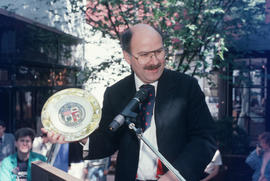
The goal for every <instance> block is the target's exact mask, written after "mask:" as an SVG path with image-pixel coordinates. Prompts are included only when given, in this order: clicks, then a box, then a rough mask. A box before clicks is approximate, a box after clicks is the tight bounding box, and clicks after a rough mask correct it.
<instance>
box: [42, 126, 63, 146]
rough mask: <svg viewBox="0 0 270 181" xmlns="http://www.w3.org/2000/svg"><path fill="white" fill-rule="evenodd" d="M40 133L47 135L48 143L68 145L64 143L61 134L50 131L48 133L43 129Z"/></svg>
mask: <svg viewBox="0 0 270 181" xmlns="http://www.w3.org/2000/svg"><path fill="white" fill-rule="evenodd" d="M41 131H42V133H45V134H47V137H48V139H49V142H51V143H60V144H63V143H68V142H67V141H65V137H64V136H63V135H61V134H56V133H54V132H52V131H48V130H46V129H45V128H41Z"/></svg>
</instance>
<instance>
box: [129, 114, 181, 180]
mask: <svg viewBox="0 0 270 181" xmlns="http://www.w3.org/2000/svg"><path fill="white" fill-rule="evenodd" d="M132 117H133V116H132ZM135 118H136V116H135ZM135 118H133V119H135ZM125 121H126V123H127V124H128V127H129V129H131V130H133V131H134V132H135V133H136V135H137V137H138V138H139V140H142V141H143V142H144V143H145V144H146V145H147V146H148V147H149V148H150V149H151V150H152V151H153V152H154V153H155V154H156V156H157V157H158V158H159V159H160V161H161V162H162V163H163V164H164V165H165V166H166V167H167V168H168V169H169V170H170V171H171V172H172V173H173V174H174V175H175V176H176V177H177V178H178V180H180V181H186V179H185V178H184V177H183V176H182V175H181V174H180V173H179V172H178V170H176V169H175V168H174V167H173V166H172V165H171V164H170V162H168V161H167V160H166V158H165V157H164V156H163V155H162V154H161V153H160V152H159V151H158V150H157V149H156V148H154V147H153V146H152V144H151V143H150V142H149V141H148V140H147V139H146V138H145V137H144V136H143V134H142V129H138V128H136V127H135V124H134V123H133V122H131V121H130V117H126V119H125Z"/></svg>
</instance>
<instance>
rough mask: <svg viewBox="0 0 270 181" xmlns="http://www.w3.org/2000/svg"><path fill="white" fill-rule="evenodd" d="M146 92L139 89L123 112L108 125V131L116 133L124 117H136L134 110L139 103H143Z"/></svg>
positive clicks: (143, 89)
mask: <svg viewBox="0 0 270 181" xmlns="http://www.w3.org/2000/svg"><path fill="white" fill-rule="evenodd" d="M148 91H149V90H147V89H145V88H140V90H138V91H137V92H136V94H135V96H134V97H133V98H132V99H131V100H130V101H129V103H128V104H127V106H126V107H125V108H124V109H123V111H122V112H121V113H120V114H118V115H117V116H116V117H115V118H114V119H113V121H112V122H111V124H110V125H109V129H110V130H111V131H113V132H114V131H116V130H117V129H118V128H119V127H120V126H122V125H123V124H124V122H125V117H133V118H135V117H136V116H137V114H136V113H134V110H135V109H136V108H137V107H138V106H139V103H140V102H143V101H144V100H145V99H146V98H147V96H148Z"/></svg>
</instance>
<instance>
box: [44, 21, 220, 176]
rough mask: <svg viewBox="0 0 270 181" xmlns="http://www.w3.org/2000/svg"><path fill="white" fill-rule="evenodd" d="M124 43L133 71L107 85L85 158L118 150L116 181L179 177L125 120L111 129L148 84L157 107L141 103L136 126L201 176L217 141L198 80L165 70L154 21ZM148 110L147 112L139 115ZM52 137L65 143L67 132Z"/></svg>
mask: <svg viewBox="0 0 270 181" xmlns="http://www.w3.org/2000/svg"><path fill="white" fill-rule="evenodd" d="M121 45H122V49H123V54H124V58H125V60H126V61H127V63H129V64H130V66H131V68H132V70H133V72H132V73H131V75H129V76H127V77H125V78H124V79H122V80H120V81H119V82H117V83H116V84H114V85H113V86H111V87H108V88H107V89H106V91H105V93H104V101H103V108H102V118H101V121H100V125H99V128H98V129H97V130H95V131H94V133H92V134H91V135H90V136H89V139H88V140H87V143H86V144H85V146H84V149H87V150H88V155H87V156H86V157H85V159H96V158H103V157H106V156H110V155H112V154H113V153H115V152H116V151H118V157H117V164H116V174H115V180H117V181H134V180H138V181H139V180H159V181H166V180H168V181H173V180H177V177H176V176H175V175H174V174H173V173H172V172H171V171H170V170H168V169H167V168H166V167H165V166H164V165H163V164H162V163H161V162H160V160H159V159H158V157H157V156H156V155H155V154H154V153H152V151H151V150H150V149H149V148H148V147H147V146H146V145H145V144H144V143H142V141H139V140H138V139H137V137H136V134H135V133H133V132H132V131H131V130H129V128H128V126H127V125H126V124H124V125H123V126H121V127H120V128H119V129H118V130H117V131H116V132H112V131H110V130H109V129H108V127H109V124H110V123H111V122H112V120H113V119H114V117H115V116H116V115H118V114H119V113H120V112H121V111H122V110H123V108H124V107H125V106H126V105H127V104H128V102H129V101H130V100H131V99H132V98H133V96H134V94H135V92H136V91H138V90H139V88H140V87H141V86H142V85H147V87H150V88H149V89H151V90H152V92H151V95H149V96H150V97H152V99H151V101H152V100H153V102H151V101H150V97H149V102H147V104H148V105H152V107H151V108H150V111H148V109H149V107H148V106H147V107H145V106H144V103H142V105H141V106H140V108H139V109H138V110H137V112H138V115H139V116H137V119H136V121H135V124H136V126H137V127H140V128H142V129H143V131H144V133H143V135H144V136H145V138H146V139H148V140H149V141H150V142H151V144H152V145H153V147H155V148H156V149H158V150H159V152H160V153H161V154H162V155H163V156H164V157H165V158H166V159H167V160H168V161H169V162H170V163H171V164H172V165H173V167H175V168H176V169H177V170H178V171H179V172H180V174H181V175H182V176H183V177H184V178H185V179H186V180H187V181H198V180H200V177H201V175H202V173H203V171H204V168H205V167H206V165H207V164H208V163H209V162H210V161H211V158H212V157H213V155H214V152H215V141H214V140H213V137H212V134H213V132H214V128H213V125H214V124H213V120H212V117H211V115H210V112H209V110H208V107H207V105H206V103H205V97H204V94H203V92H202V91H201V89H200V87H199V85H198V83H197V81H196V79H194V78H192V77H190V76H187V75H184V74H181V73H179V72H175V71H171V70H168V69H165V55H166V51H165V48H164V47H163V38H162V35H161V33H160V32H159V31H157V30H156V29H155V28H153V27H151V26H149V25H146V24H137V25H135V26H133V27H131V28H129V29H127V30H126V31H125V32H124V33H123V34H122V37H121ZM147 99H148V98H147ZM144 108H145V109H146V116H143V115H141V114H140V113H142V114H143V112H144ZM152 111H153V112H152ZM152 115H153V116H152ZM144 119H146V120H144ZM43 131H44V132H46V130H43ZM49 136H50V139H51V140H52V141H53V142H64V141H63V140H64V137H63V136H62V135H57V134H54V133H51V132H50V133H49ZM84 141H85V140H84ZM88 143H89V147H88V146H87V145H88Z"/></svg>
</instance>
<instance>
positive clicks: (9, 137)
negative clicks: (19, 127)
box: [0, 120, 15, 166]
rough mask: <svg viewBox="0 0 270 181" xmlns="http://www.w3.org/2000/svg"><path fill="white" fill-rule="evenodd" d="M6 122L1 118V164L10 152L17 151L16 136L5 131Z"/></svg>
mask: <svg viewBox="0 0 270 181" xmlns="http://www.w3.org/2000/svg"><path fill="white" fill-rule="evenodd" d="M5 131H6V124H5V122H4V121H3V120H0V166H1V162H2V160H3V159H4V158H5V157H7V156H8V155H10V154H13V153H15V145H14V142H15V138H14V136H13V134H11V133H5Z"/></svg>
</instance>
